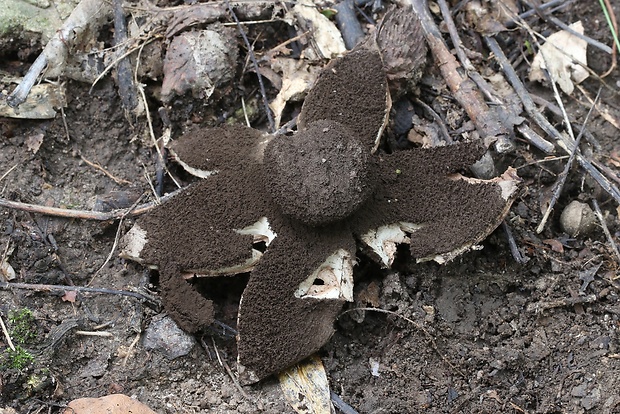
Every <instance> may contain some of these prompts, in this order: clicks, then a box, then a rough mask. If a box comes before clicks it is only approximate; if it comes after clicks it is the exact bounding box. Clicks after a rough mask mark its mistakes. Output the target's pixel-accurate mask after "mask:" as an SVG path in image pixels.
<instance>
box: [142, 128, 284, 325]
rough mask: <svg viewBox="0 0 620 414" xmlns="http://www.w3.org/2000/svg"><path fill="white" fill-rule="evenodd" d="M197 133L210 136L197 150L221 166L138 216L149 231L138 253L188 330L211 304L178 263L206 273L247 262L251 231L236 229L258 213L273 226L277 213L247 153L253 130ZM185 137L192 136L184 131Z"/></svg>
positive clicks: (209, 310)
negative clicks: (155, 274)
mask: <svg viewBox="0 0 620 414" xmlns="http://www.w3.org/2000/svg"><path fill="white" fill-rule="evenodd" d="M201 136H203V137H209V138H210V139H208V140H204V141H203V144H204V147H203V148H201V149H200V150H197V151H196V156H197V157H198V155H199V153H200V152H201V151H204V152H205V153H207V154H211V158H210V160H211V161H213V162H214V163H215V166H216V167H217V168H220V167H221V168H222V169H221V170H220V172H219V173H218V174H216V175H214V176H211V177H209V178H207V179H205V180H202V181H200V182H198V183H196V184H194V185H192V186H190V187H188V188H187V189H185V190H184V191H183V192H182V193H180V194H179V195H177V196H175V197H173V198H172V199H170V200H169V201H167V202H166V203H164V204H162V205H161V206H159V207H157V208H155V209H153V210H152V211H151V212H149V213H148V214H146V215H145V216H143V217H141V218H140V219H139V220H138V222H137V224H138V225H139V226H140V227H141V228H142V229H144V230H145V231H146V233H147V243H146V244H145V246H144V248H143V250H142V252H141V253H140V258H141V259H142V261H144V263H148V264H155V265H157V266H159V268H160V272H161V278H162V282H161V283H162V297H163V299H164V304H165V305H166V309H167V310H168V312H169V313H170V314H171V315H172V316H173V317H174V319H175V320H176V321H177V322H178V323H179V324H180V325H181V326H182V327H183V328H184V329H187V330H189V331H192V332H193V331H196V330H197V329H199V328H200V327H202V326H204V325H205V324H207V325H208V323H207V322H208V321H209V320H210V319H211V318H212V312H213V309H212V304H211V302H210V301H207V300H206V299H204V298H202V296H200V294H198V293H197V292H196V291H195V290H194V289H193V287H192V286H191V285H189V284H188V283H187V282H186V281H184V280H182V278H181V275H180V273H179V269H181V270H183V271H195V272H198V273H210V272H217V270H218V269H222V268H227V267H233V266H237V265H240V264H243V263H245V262H246V261H247V260H249V259H250V258H251V257H252V245H253V236H251V235H241V234H239V233H237V232H236V231H235V230H238V229H243V228H245V227H247V226H250V225H252V224H254V223H256V222H257V221H258V220H259V219H260V218H261V217H267V219H268V220H269V222H270V224H272V226H277V221H278V217H279V213H278V212H277V211H274V210H273V209H272V208H271V206H272V202H271V200H270V198H269V196H268V195H267V194H266V192H265V191H264V183H263V182H262V179H261V178H260V177H262V168H261V167H260V165H259V164H258V163H257V162H256V161H255V160H253V159H249V155H250V154H251V151H250V148H252V145H251V144H249V143H247V142H248V141H249V139H250V138H252V137H256V136H257V135H256V134H255V133H254V132H252V131H249V129H248V128H245V127H242V128H240V127H226V128H225V129H222V128H217V129H209V130H205V131H202V132H201ZM246 140H248V141H246ZM183 141H184V142H186V143H187V142H191V140H190V139H189V138H187V137H186V139H184V140H183ZM225 154H226V155H225ZM198 158H199V157H198ZM228 166H230V168H229V167H228ZM235 166H236V167H238V168H235ZM272 228H275V227H272Z"/></svg>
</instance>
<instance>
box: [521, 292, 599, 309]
mask: <svg viewBox="0 0 620 414" xmlns="http://www.w3.org/2000/svg"><path fill="white" fill-rule="evenodd" d="M597 300H599V297H598V296H596V295H595V294H594V293H593V294H591V295H586V296H574V297H573V296H571V297H570V298H562V299H556V300H550V301H547V302H537V303H531V304H529V305H527V311H528V312H535V313H540V312H542V311H544V310H547V309H553V308H563V307H566V306H575V305H581V304H584V303H592V302H596V301H597Z"/></svg>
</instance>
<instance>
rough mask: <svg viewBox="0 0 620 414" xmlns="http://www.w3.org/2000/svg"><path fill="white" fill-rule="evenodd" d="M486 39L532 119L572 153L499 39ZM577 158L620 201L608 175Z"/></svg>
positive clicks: (568, 143) (569, 145) (617, 191)
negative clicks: (538, 107)
mask: <svg viewBox="0 0 620 414" xmlns="http://www.w3.org/2000/svg"><path fill="white" fill-rule="evenodd" d="M484 40H485V41H486V43H487V45H488V46H489V49H490V50H491V52H493V55H495V59H496V60H497V61H498V62H499V64H500V66H501V68H502V71H503V72H504V74H505V75H506V79H507V80H508V82H509V83H510V84H511V85H512V87H513V89H514V90H515V92H516V93H517V95H518V96H519V99H521V102H522V103H523V107H524V108H525V110H526V112H527V113H528V114H529V115H530V116H531V117H532V119H534V121H535V122H536V123H537V124H538V126H540V127H541V128H542V129H543V131H545V132H546V133H547V134H549V135H550V136H551V137H553V138H554V139H556V140H557V141H558V144H559V145H560V147H561V148H562V149H563V150H564V151H565V152H566V153H567V154H570V152H571V150H572V148H573V143H572V142H571V141H570V140H569V139H567V138H566V137H564V136H563V135H562V134H560V132H559V131H558V130H557V129H555V127H554V126H553V125H551V123H550V122H549V121H548V120H547V118H545V117H544V116H543V115H542V114H541V113H540V112H539V111H538V109H537V108H536V105H535V104H534V101H532V97H531V96H530V94H529V93H528V92H527V90H526V89H525V86H524V85H523V83H522V82H521V80H520V79H519V77H518V76H517V73H516V72H515V70H514V68H513V67H512V65H511V64H510V62H508V59H507V58H506V55H505V54H504V52H503V51H502V48H501V47H499V44H498V43H497V40H495V39H494V38H492V37H488V36H485V38H484ZM576 158H577V162H578V163H579V165H580V166H581V168H583V169H584V170H586V172H587V173H588V174H590V175H591V176H592V178H594V180H595V181H596V182H597V183H598V184H599V185H600V186H601V187H602V188H603V189H604V190H605V191H606V192H607V193H609V195H611V196H612V197H613V198H614V199H615V200H616V201H617V202H618V203H620V190H618V188H617V187H616V186H615V185H614V184H613V183H611V182H610V181H609V180H608V179H607V177H605V176H604V175H603V174H602V173H601V172H600V171H599V170H597V169H596V168H594V166H593V165H592V163H591V162H590V161H589V160H588V159H586V158H585V157H584V156H583V155H581V153H580V152H577V155H576Z"/></svg>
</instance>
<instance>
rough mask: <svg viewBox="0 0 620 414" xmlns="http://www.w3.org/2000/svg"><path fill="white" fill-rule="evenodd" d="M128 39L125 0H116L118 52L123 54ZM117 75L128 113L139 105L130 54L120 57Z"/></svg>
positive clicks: (116, 41)
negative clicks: (124, 8)
mask: <svg viewBox="0 0 620 414" xmlns="http://www.w3.org/2000/svg"><path fill="white" fill-rule="evenodd" d="M126 41H127V22H126V21H125V12H124V10H123V0H114V45H115V46H117V47H118V49H117V51H116V52H117V53H118V54H123V51H124V49H125V47H124V46H123V44H124V43H125V42H126ZM116 77H117V82H118V93H119V95H120V96H121V104H122V105H123V108H124V109H125V111H126V115H128V114H129V113H130V111H132V110H134V109H135V108H136V107H137V106H138V97H137V95H136V86H135V85H134V83H133V76H132V71H131V61H130V59H129V56H125V57H123V58H121V59H120V61H119V62H118V65H117V66H116Z"/></svg>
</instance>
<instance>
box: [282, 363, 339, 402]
mask: <svg viewBox="0 0 620 414" xmlns="http://www.w3.org/2000/svg"><path fill="white" fill-rule="evenodd" d="M278 380H279V381H280V388H282V392H283V393H284V397H285V398H286V400H287V401H288V403H289V404H290V405H291V407H293V409H294V410H295V411H296V412H298V413H300V414H330V413H331V412H332V403H331V393H330V391H329V383H328V381H327V374H326V373H325V368H324V367H323V363H322V362H321V359H320V358H319V357H318V356H316V355H313V356H311V357H310V358H308V359H306V360H305V361H302V362H300V363H299V364H297V365H294V366H292V367H291V368H289V369H287V370H286V371H282V372H281V373H280V374H278Z"/></svg>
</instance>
